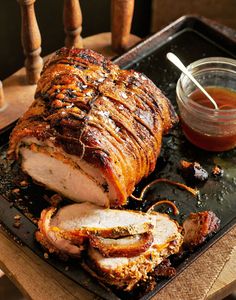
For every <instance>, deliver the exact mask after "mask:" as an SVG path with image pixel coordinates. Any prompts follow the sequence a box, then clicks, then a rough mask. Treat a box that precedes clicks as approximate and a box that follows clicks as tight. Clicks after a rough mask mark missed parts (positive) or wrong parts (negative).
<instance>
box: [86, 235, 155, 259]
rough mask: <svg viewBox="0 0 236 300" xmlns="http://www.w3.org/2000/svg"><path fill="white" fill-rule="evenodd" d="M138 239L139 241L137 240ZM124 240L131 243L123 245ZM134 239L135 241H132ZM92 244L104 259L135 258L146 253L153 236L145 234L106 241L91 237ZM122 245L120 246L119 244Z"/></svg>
mask: <svg viewBox="0 0 236 300" xmlns="http://www.w3.org/2000/svg"><path fill="white" fill-rule="evenodd" d="M135 238H137V239H138V240H135ZM124 239H128V242H129V240H130V243H129V244H128V243H126V244H123V243H122V241H124ZM132 239H134V241H132ZM89 240H90V244H91V246H92V247H94V248H96V249H98V250H99V252H100V253H101V254H102V255H103V256H104V257H133V256H138V255H139V254H141V253H143V252H145V251H146V250H147V249H148V248H149V247H150V246H151V245H152V242H153V234H152V233H151V232H145V233H143V234H139V235H134V236H129V237H127V238H126V237H125V238H121V239H113V240H112V239H105V238H101V237H98V236H94V235H92V236H90V238H89ZM119 243H120V244H119Z"/></svg>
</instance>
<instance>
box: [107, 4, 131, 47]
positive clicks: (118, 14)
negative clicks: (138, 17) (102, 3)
mask: <svg viewBox="0 0 236 300" xmlns="http://www.w3.org/2000/svg"><path fill="white" fill-rule="evenodd" d="M111 12H112V49H113V50H114V51H116V52H118V53H121V52H124V51H125V50H126V49H127V48H128V45H129V36H130V30H131V24H132V19H133V13H134V0H112V8H111Z"/></svg>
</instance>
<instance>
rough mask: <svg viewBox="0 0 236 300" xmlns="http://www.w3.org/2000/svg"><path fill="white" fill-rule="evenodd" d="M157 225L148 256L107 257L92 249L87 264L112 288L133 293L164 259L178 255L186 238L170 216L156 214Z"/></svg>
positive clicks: (154, 217) (153, 217)
mask: <svg viewBox="0 0 236 300" xmlns="http://www.w3.org/2000/svg"><path fill="white" fill-rule="evenodd" d="M152 219H153V221H155V226H154V228H153V236H154V240H153V243H152V245H151V247H150V248H149V249H148V250H147V251H145V252H144V253H142V254H140V255H138V256H134V257H109V258H108V257H104V256H103V255H102V254H101V253H100V252H99V251H98V250H97V249H95V248H93V247H91V246H90V247H89V249H88V256H87V257H86V258H85V264H86V265H87V266H88V270H89V269H91V270H92V271H93V272H92V273H91V274H93V273H96V274H97V277H98V278H99V279H100V280H101V281H103V282H106V283H108V284H110V285H114V286H116V287H118V288H120V289H123V290H126V291H130V290H131V289H133V288H134V286H135V285H136V284H137V283H138V282H139V281H140V280H146V279H147V278H148V274H149V273H150V272H153V271H154V269H155V267H156V266H157V265H159V264H160V263H161V262H162V261H163V259H164V258H166V257H168V256H170V255H171V254H174V253H177V252H178V251H179V248H180V246H181V244H182V241H183V237H182V235H181V233H180V232H179V227H178V224H177V223H176V222H175V221H173V220H171V219H170V218H169V217H168V216H167V215H163V214H158V213H156V214H155V215H152Z"/></svg>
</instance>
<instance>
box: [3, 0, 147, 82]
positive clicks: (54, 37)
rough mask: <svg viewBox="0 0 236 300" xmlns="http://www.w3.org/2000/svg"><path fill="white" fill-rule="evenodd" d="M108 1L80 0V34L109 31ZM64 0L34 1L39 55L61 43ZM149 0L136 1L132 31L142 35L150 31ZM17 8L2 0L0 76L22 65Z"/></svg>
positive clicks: (62, 43) (86, 34)
mask: <svg viewBox="0 0 236 300" xmlns="http://www.w3.org/2000/svg"><path fill="white" fill-rule="evenodd" d="M110 3H111V1H110V0H99V1H98V0H80V5H81V9H82V14H83V31H82V36H83V37H86V36H90V35H93V34H96V33H100V32H107V31H110ZM62 9H63V0H37V1H36V2H35V11H36V17H37V20H38V24H39V28H40V32H41V37H42V56H45V55H46V54H48V53H50V52H53V51H54V50H56V49H58V48H60V47H62V46H63V45H64V38H65V35H64V31H63V22H62ZM150 16H151V0H136V1H135V11H134V18H133V23H132V33H134V34H136V35H138V36H140V37H144V36H146V35H148V34H149V32H150V19H151V17H150ZM20 22H21V21H20V8H19V4H18V3H17V1H16V0H1V8H0V41H1V46H0V79H1V80H3V79H4V78H6V77H7V76H9V75H11V74H12V73H13V72H15V71H16V70H17V69H19V68H20V67H22V66H23V64H24V55H23V51H22V47H21V41H20Z"/></svg>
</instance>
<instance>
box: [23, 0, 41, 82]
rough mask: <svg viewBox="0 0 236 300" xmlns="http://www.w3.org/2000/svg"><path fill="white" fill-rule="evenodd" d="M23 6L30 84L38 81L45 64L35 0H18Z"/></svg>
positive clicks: (26, 61) (26, 60)
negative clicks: (42, 55) (41, 54)
mask: <svg viewBox="0 0 236 300" xmlns="http://www.w3.org/2000/svg"><path fill="white" fill-rule="evenodd" d="M17 1H18V2H19V4H20V7H21V40H22V45H23V48H24V54H25V56H26V59H25V67H26V77H27V81H28V83H29V84H35V83H37V81H38V79H39V77H40V72H41V70H42V66H43V60H42V58H41V56H40V53H41V36H40V31H39V27H38V23H37V20H36V16H35V11H34V2H35V0H17Z"/></svg>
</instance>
